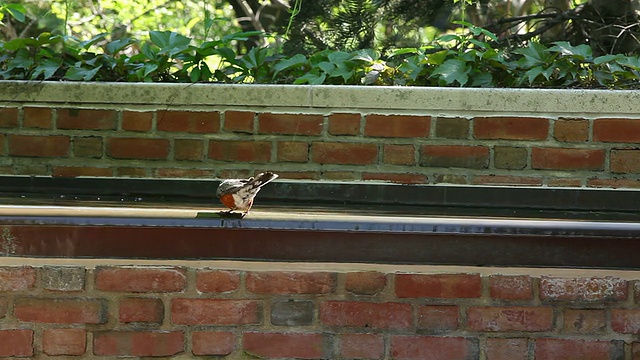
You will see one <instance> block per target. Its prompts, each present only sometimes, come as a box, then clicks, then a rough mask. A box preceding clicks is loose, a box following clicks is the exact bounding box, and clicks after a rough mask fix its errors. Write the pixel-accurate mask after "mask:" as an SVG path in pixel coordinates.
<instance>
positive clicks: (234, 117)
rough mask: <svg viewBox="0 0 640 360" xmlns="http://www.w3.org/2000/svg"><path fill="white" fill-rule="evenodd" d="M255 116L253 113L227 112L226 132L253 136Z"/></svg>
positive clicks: (225, 117) (225, 118)
mask: <svg viewBox="0 0 640 360" xmlns="http://www.w3.org/2000/svg"><path fill="white" fill-rule="evenodd" d="M255 115H256V114H255V113H253V112H251V111H233V110H228V111H225V112H224V129H225V130H226V131H232V132H239V133H246V134H253V119H254V117H255Z"/></svg>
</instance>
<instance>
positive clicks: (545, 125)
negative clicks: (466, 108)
mask: <svg viewBox="0 0 640 360" xmlns="http://www.w3.org/2000/svg"><path fill="white" fill-rule="evenodd" d="M548 134H549V120H547V119H543V118H533V117H477V118H474V119H473V135H474V137H475V138H476V139H504V140H545V139H546V138H547V136H548Z"/></svg>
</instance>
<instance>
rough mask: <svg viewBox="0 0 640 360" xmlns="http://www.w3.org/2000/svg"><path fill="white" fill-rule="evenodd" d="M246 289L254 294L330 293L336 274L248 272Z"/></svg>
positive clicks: (333, 288) (333, 287)
mask: <svg viewBox="0 0 640 360" xmlns="http://www.w3.org/2000/svg"><path fill="white" fill-rule="evenodd" d="M245 282H246V285H245V286H246V289H247V291H248V292H252V293H254V294H330V293H333V292H334V290H335V287H336V275H335V274H333V273H328V272H309V273H305V272H280V271H265V272H249V273H247V276H246V281H245Z"/></svg>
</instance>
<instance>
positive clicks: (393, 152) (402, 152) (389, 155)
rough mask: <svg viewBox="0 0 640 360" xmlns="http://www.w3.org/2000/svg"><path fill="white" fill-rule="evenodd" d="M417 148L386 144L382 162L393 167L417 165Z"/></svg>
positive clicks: (383, 149)
mask: <svg viewBox="0 0 640 360" xmlns="http://www.w3.org/2000/svg"><path fill="white" fill-rule="evenodd" d="M415 152H416V148H415V146H413V145H395V144H384V147H383V148H382V162H384V163H385V164H391V165H415V163H416V160H415Z"/></svg>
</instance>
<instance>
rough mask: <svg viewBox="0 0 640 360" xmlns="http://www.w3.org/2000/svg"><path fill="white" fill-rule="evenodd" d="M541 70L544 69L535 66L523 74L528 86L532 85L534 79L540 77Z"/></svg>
mask: <svg viewBox="0 0 640 360" xmlns="http://www.w3.org/2000/svg"><path fill="white" fill-rule="evenodd" d="M543 70H544V69H543V68H542V66H536V67H534V68H531V69H529V71H527V72H526V73H524V75H525V77H526V79H527V81H528V82H529V84H533V83H534V82H535V81H536V78H538V76H540V75H542V73H543ZM547 79H548V78H547Z"/></svg>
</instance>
